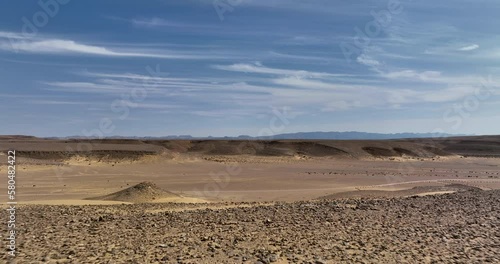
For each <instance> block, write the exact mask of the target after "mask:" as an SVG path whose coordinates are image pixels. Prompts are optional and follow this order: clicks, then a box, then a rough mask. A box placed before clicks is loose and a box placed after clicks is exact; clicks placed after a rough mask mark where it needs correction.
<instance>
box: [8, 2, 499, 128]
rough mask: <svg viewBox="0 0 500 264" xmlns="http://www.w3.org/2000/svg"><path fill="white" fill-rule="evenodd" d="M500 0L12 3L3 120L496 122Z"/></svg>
mask: <svg viewBox="0 0 500 264" xmlns="http://www.w3.org/2000/svg"><path fill="white" fill-rule="evenodd" d="M499 13H500V3H499V2H498V1H494V0H483V1H481V0H476V1H471V0H457V1H453V3H452V4H451V3H449V2H437V1H428V0H420V1H409V0H401V1H398V0H384V1H378V0H377V1H374V0H368V1H327V0H317V1H303V0H266V1H261V0H215V1H213V0H210V1H205V0H198V1H195V0H184V1H129V0H124V1H109V0H101V1H76V0H42V1H40V2H37V1H4V2H3V3H2V8H0V21H1V23H0V82H1V83H0V110H1V112H0V122H1V123H0V124H1V125H0V134H29V135H36V136H69V135H85V136H113V135H122V136H163V135H177V134H190V135H194V136H208V135H212V136H224V135H228V136H235V135H240V134H245V135H253V136H257V135H267V134H269V133H287V132H298V131H352V130H356V131H366V132H382V133H396V132H446V133H467V134H499V131H500V122H499V120H500V108H499V107H498V106H499V103H500V80H499V74H498V73H499V72H500V46H499V43H500V34H499V31H498V26H499V25H500V16H498V14H499Z"/></svg>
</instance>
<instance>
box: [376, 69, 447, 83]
mask: <svg viewBox="0 0 500 264" xmlns="http://www.w3.org/2000/svg"><path fill="white" fill-rule="evenodd" d="M382 76H383V77H385V78H388V79H410V80H419V81H427V80H432V79H436V78H438V77H440V76H441V72H438V71H423V72H417V71H414V70H402V71H394V72H388V73H383V74H382Z"/></svg>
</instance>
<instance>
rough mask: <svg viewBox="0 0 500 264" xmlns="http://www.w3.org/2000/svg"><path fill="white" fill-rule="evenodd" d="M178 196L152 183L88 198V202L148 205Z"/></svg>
mask: <svg viewBox="0 0 500 264" xmlns="http://www.w3.org/2000/svg"><path fill="white" fill-rule="evenodd" d="M176 197H179V196H178V195H177V194H174V193H171V192H169V191H165V190H163V189H161V188H159V187H158V186H156V184H154V183H152V182H141V183H139V184H137V185H134V186H132V187H129V188H127V189H124V190H121V191H118V192H115V193H111V194H108V195H104V196H99V197H92V198H88V200H102V201H121V202H131V203H146V202H153V201H155V200H159V199H164V198H176Z"/></svg>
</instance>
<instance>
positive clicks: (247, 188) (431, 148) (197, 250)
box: [0, 136, 500, 263]
mask: <svg viewBox="0 0 500 264" xmlns="http://www.w3.org/2000/svg"><path fill="white" fill-rule="evenodd" d="M9 149H15V150H16V162H17V165H16V169H17V174H16V201H18V203H19V204H18V205H17V211H16V214H17V219H16V232H17V237H16V243H17V252H16V254H17V255H16V257H15V258H9V257H8V256H7V254H4V256H2V259H1V261H2V262H7V261H8V260H15V261H17V263H487V262H489V263H500V213H499V209H500V203H499V202H500V191H497V190H498V189H500V137H499V136H488V137H486V136H485V137H462V138H452V139H433V140H430V139H428V140H427V139H415V140H385V141H324V140H323V141H319V140H318V141H297V140H287V141H223V140H216V141H215V140H213V141H211V140H199V141H194V140H191V141H188V140H123V139H120V140H118V139H117V140H112V139H108V140H77V139H73V140H52V139H39V138H32V137H19V136H3V137H0V151H1V154H0V160H1V161H2V165H1V166H0V174H2V175H5V177H4V178H5V180H4V181H2V182H1V184H0V188H2V189H3V190H5V192H2V195H0V199H2V200H3V201H5V202H7V201H8V199H7V195H5V194H6V192H7V164H6V161H7V156H6V152H7V150H9ZM4 204H5V203H4ZM4 206H6V205H4ZM1 219H6V221H7V219H8V215H7V211H5V210H3V211H2V213H1ZM2 229H3V234H2V240H5V239H6V236H7V235H6V234H7V233H6V232H7V225H6V224H5V225H3V226H2Z"/></svg>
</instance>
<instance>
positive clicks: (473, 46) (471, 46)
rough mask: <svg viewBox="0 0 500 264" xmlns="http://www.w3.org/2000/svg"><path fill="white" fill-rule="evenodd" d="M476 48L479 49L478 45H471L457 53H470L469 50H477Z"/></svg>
mask: <svg viewBox="0 0 500 264" xmlns="http://www.w3.org/2000/svg"><path fill="white" fill-rule="evenodd" d="M478 48H479V45H478V44H472V45H469V46H465V47H461V48H459V49H458V50H459V51H471V50H475V49H478Z"/></svg>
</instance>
